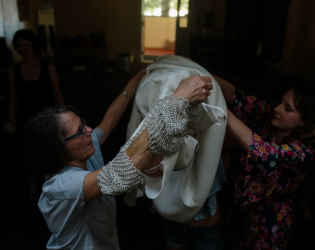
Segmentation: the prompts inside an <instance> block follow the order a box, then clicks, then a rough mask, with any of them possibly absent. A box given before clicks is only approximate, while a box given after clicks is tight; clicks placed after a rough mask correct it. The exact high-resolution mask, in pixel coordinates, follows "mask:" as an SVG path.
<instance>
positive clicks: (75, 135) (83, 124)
mask: <svg viewBox="0 0 315 250" xmlns="http://www.w3.org/2000/svg"><path fill="white" fill-rule="evenodd" d="M81 122H82V126H81V129H80V131H79V132H78V133H76V134H74V135H71V136H69V137H67V138H66V139H64V141H65V142H66V141H69V140H70V139H73V138H75V137H77V136H79V135H85V133H86V127H85V120H84V118H81Z"/></svg>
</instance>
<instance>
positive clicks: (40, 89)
mask: <svg viewBox="0 0 315 250" xmlns="http://www.w3.org/2000/svg"><path fill="white" fill-rule="evenodd" d="M13 72H14V84H15V95H16V98H17V102H18V103H17V110H16V128H17V130H16V143H17V147H16V150H17V154H18V155H19V157H18V162H19V164H18V165H19V166H20V168H21V167H22V169H20V170H21V171H23V172H24V173H25V174H26V175H27V176H28V178H29V179H31V180H35V182H36V185H37V190H41V186H42V184H43V183H44V181H45V179H44V177H43V176H39V175H36V174H34V173H33V172H31V170H30V166H29V164H28V162H25V160H24V157H21V156H23V130H24V127H25V125H26V122H27V120H28V119H29V118H30V117H31V116H32V114H34V113H35V112H36V111H37V110H39V109H41V108H44V107H48V106H51V105H55V104H56V102H55V99H54V91H53V87H52V82H51V80H50V76H49V63H47V62H44V61H41V65H40V75H39V78H38V79H37V80H35V81H27V80H25V79H24V77H23V75H22V72H21V63H20V62H18V63H16V64H14V65H13Z"/></svg>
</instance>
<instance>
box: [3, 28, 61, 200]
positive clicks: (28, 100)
mask: <svg viewBox="0 0 315 250" xmlns="http://www.w3.org/2000/svg"><path fill="white" fill-rule="evenodd" d="M13 46H14V48H15V50H16V51H17V52H18V54H19V55H20V57H21V61H20V62H18V63H15V64H14V65H13V66H12V67H11V68H10V69H9V81H10V90H11V94H10V106H9V109H10V110H9V112H10V116H9V123H10V124H11V125H12V126H13V127H15V128H16V133H17V136H18V138H22V135H21V134H23V129H24V127H25V124H26V121H27V120H28V118H29V117H30V116H31V115H32V114H33V113H34V112H35V111H37V110H38V109H40V108H43V107H48V106H51V105H56V104H58V105H64V99H63V96H62V94H61V90H60V86H59V79H58V74H57V71H56V68H55V66H54V65H53V64H51V63H47V62H44V61H42V60H40V59H39V58H38V55H39V52H40V46H39V40H38V37H37V36H36V35H35V34H34V33H33V32H32V31H31V30H27V29H22V30H18V31H17V32H16V33H15V34H14V37H13ZM19 144H20V143H19ZM17 146H18V147H19V146H20V145H17ZM19 152H21V150H19ZM21 166H25V163H24V162H22V163H21ZM28 173H29V185H30V190H29V198H30V199H32V200H37V199H38V192H37V191H38V188H39V187H38V186H39V185H40V184H42V182H43V180H42V178H41V176H37V175H34V174H33V173H30V172H29V171H28Z"/></svg>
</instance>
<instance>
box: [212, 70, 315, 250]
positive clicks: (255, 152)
mask: <svg viewBox="0 0 315 250" xmlns="http://www.w3.org/2000/svg"><path fill="white" fill-rule="evenodd" d="M214 78H215V79H216V80H217V82H218V83H219V85H220V87H221V89H222V92H223V95H224V97H225V100H226V102H227V104H229V105H230V107H231V110H229V111H228V124H227V127H228V130H229V131H230V132H231V133H232V134H233V136H234V137H235V139H236V141H237V145H236V150H235V152H236V154H235V156H236V158H235V159H238V160H236V161H234V162H232V163H231V167H230V168H232V167H239V170H238V175H237V178H236V183H235V203H234V204H235V206H234V207H233V209H232V210H233V212H232V213H231V218H232V220H231V221H230V222H229V224H231V225H234V226H235V227H234V230H237V234H238V235H237V238H238V242H239V245H240V247H241V248H242V249H285V247H286V244H287V242H288V240H289V237H290V235H291V232H292V225H293V223H294V214H295V205H294V203H293V201H292V195H293V194H294V193H295V191H296V189H297V187H298V186H299V184H300V183H301V181H302V180H303V178H304V176H305V174H306V172H307V170H308V169H309V168H310V166H311V162H312V161H313V154H314V153H313V150H314V148H315V96H314V93H315V92H314V89H313V88H312V87H310V86H302V85H298V86H296V87H294V88H293V89H290V90H289V91H288V92H286V94H285V95H284V96H283V97H282V99H280V100H278V101H276V102H275V103H273V104H272V105H271V104H269V103H268V102H266V101H262V100H259V99H258V98H256V97H253V96H246V95H245V94H244V93H243V92H241V91H240V90H238V89H236V88H235V87H234V86H233V85H232V84H231V83H229V82H227V81H226V80H224V79H222V78H220V77H217V76H214ZM233 165H234V166H233Z"/></svg>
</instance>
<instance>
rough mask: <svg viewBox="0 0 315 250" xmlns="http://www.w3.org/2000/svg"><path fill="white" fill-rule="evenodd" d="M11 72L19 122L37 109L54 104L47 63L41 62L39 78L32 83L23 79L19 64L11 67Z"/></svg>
mask: <svg viewBox="0 0 315 250" xmlns="http://www.w3.org/2000/svg"><path fill="white" fill-rule="evenodd" d="M13 72H14V84H15V93H16V97H17V101H18V107H17V118H18V119H19V120H21V121H25V120H27V119H28V118H29V116H31V115H32V114H33V113H34V112H35V111H37V110H38V109H40V108H43V107H48V106H51V105H55V104H56V103H55V100H54V91H53V87H52V82H51V79H50V76H49V64H48V63H47V62H43V61H41V65H40V74H39V77H38V79H37V80H34V81H28V80H26V79H25V78H24V76H23V74H22V71H21V63H16V64H14V65H13Z"/></svg>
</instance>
